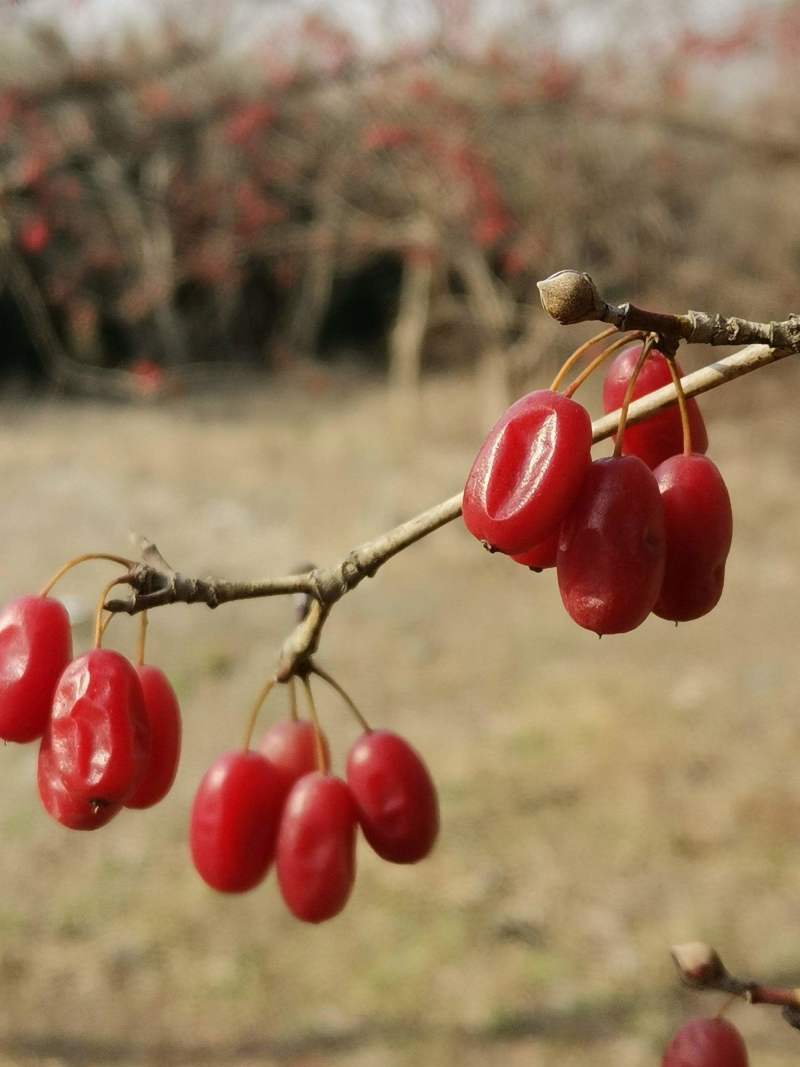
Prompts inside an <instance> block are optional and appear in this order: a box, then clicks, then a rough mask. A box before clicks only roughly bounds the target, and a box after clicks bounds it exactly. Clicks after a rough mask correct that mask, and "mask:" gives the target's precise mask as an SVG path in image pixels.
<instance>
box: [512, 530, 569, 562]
mask: <svg viewBox="0 0 800 1067" xmlns="http://www.w3.org/2000/svg"><path fill="white" fill-rule="evenodd" d="M560 535H561V527H560V526H559V528H558V529H557V530H556V531H555V532H554V533H552V534H550V536H549V537H547V538H545V540H544V541H540V542H539V544H538V545H534V546H533V548H529V549H528V550H527V551H526V552H520V553H518V554H517V555H514V556H512V557H511V558H512V559H513V560H514V562H515V563H521V564H522V566H523V567H529V568H530V569H531V570H532V571H544V570H548V569H549V568H550V567H555V565H556V560H557V559H558V542H559V539H560Z"/></svg>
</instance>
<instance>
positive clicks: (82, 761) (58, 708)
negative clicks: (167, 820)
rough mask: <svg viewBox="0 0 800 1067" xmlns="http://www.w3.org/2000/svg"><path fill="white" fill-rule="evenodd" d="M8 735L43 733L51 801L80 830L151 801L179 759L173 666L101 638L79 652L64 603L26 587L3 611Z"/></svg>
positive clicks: (45, 793) (1, 713)
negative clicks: (164, 667) (138, 658)
mask: <svg viewBox="0 0 800 1067" xmlns="http://www.w3.org/2000/svg"><path fill="white" fill-rule="evenodd" d="M0 738H2V739H3V740H4V741H17V742H29V741H35V740H37V739H39V738H41V742H40V746H39V759H38V765H37V781H38V786H39V795H40V797H41V799H42V803H43V804H44V807H45V809H46V810H47V811H48V812H49V813H50V815H52V816H53V818H54V819H56V820H57V821H58V822H60V823H62V824H63V825H64V826H68V827H69V828H70V829H72V830H95V829H97V828H98V827H100V826H104V825H105V824H106V823H107V822H108V821H109V819H111V818H113V817H114V816H115V815H116V814H117V813H118V812H119V811H120V810H121V809H122V808H123V807H126V808H149V807H151V806H152V805H153V804H157V803H158V801H159V800H161V799H162V798H163V797H164V796H165V795H166V794H167V792H168V791H169V789H170V786H171V785H172V782H173V780H174V778H175V773H176V770H177V766H178V758H179V754H180V743H181V719H180V711H179V709H178V702H177V700H176V698H175V694H174V692H173V691H172V688H171V686H170V684H169V682H168V681H167V679H166V677H165V676H164V674H163V673H162V672H161V671H160V670H159V669H158V668H157V667H152V666H149V665H145V664H143V663H140V664H139V665H138V666H133V665H132V664H131V663H130V662H129V661H128V660H127V659H126V658H125V657H124V656H122V655H120V653H118V652H112V651H110V650H108V649H104V648H101V647H99V646H98V647H96V648H93V649H92V650H91V651H90V652H87V653H85V654H84V655H82V656H78V657H77V659H73V658H72V631H71V628H70V620H69V615H68V614H67V611H66V609H65V608H64V606H63V604H62V603H61V602H60V601H58V600H56V599H54V598H52V597H49V596H45V595H40V596H22V597H19V598H18V599H16V600H13V601H11V603H9V604H7V605H6V606H5V608H4V609H3V610H2V612H0Z"/></svg>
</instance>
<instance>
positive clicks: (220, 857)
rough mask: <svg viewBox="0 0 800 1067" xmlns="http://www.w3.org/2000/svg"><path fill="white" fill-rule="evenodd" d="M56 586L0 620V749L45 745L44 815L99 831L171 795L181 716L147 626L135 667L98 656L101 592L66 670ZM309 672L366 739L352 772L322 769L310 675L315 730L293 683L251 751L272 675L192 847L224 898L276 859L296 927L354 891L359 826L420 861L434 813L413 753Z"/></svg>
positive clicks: (209, 797)
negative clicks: (83, 648)
mask: <svg viewBox="0 0 800 1067" xmlns="http://www.w3.org/2000/svg"><path fill="white" fill-rule="evenodd" d="M83 558H84V557H81V558H80V559H78V560H75V561H71V562H70V563H69V564H67V565H66V566H65V567H64V568H62V569H61V571H59V574H58V575H57V576H56V579H57V578H58V577H59V576H60V575H61V574H62V573H63V572H64V571H65V570H67V569H69V567H71V566H73V565H74V564H75V563H76V562H81V561H82V560H83ZM86 558H91V557H86ZM105 558H108V559H112V560H116V561H117V562H129V561H124V560H119V558H118V557H105ZM56 579H54V580H53V581H55V580H56ZM112 584H113V583H112ZM52 585H53V582H51V583H50V584H49V585H48V586H47V587H46V589H45V591H44V592H43V593H42V594H40V595H38V596H22V597H19V598H18V599H17V600H14V601H12V602H11V603H9V604H7V605H6V606H5V608H4V609H3V610H2V611H1V612H0V739H2V740H5V741H16V742H29V741H35V740H38V739H40V747H39V759H38V765H37V780H38V787H39V795H40V797H41V800H42V803H43V805H44V807H45V809H46V810H47V811H48V812H49V814H50V815H52V816H53V818H54V819H56V820H57V821H58V822H60V823H61V824H62V825H64V826H67V827H69V828H70V829H72V830H96V829H98V828H99V827H101V826H104V825H105V824H106V823H107V822H108V821H109V820H110V819H111V818H113V817H114V816H115V815H116V814H117V813H118V812H119V811H120V810H121V809H122V808H123V807H126V808H147V807H151V806H152V805H153V804H156V803H158V801H159V800H161V799H162V798H163V797H164V796H166V794H167V792H168V791H169V789H170V787H171V785H172V783H173V781H174V779H175V774H176V771H177V767H178V760H179V756H180V745H181V717H180V711H179V708H178V702H177V699H176V697H175V694H174V692H173V690H172V688H171V686H170V684H169V682H168V681H167V679H166V677H165V675H164V674H163V673H162V672H161V671H160V670H158V668H156V667H152V666H149V665H145V664H144V662H143V659H144V633H145V628H144V622H143V628H142V636H141V640H140V649H139V651H140V656H139V658H140V663H139V665H138V666H134V665H132V664H131V663H130V662H129V661H128V660H127V659H126V658H125V657H124V656H122V655H121V654H120V653H119V652H114V651H111V650H109V649H105V648H102V647H101V646H102V635H103V631H104V626H103V623H102V614H103V610H102V605H103V603H104V600H105V595H106V593H107V591H108V587H106V589H105V590H104V591H103V595H101V597H100V602H99V605H98V611H97V619H96V623H95V647H94V648H93V649H91V651H89V652H86V653H84V654H83V655H81V656H78V657H77V658H76V659H73V652H72V630H71V627H70V620H69V615H68V614H67V611H66V609H65V607H64V605H63V604H62V603H61V602H60V601H59V600H56V599H54V598H53V597H51V596H49V595H47V594H48V593H49V590H50V588H51V587H52ZM142 618H143V620H145V616H142ZM313 669H314V671H315V673H316V674H318V675H319V676H320V677H322V678H323V679H325V680H326V681H327V682H329V683H330V684H331V685H332V686H333V687H334V688H335V689H336V690H338V691H339V693H340V694H341V695H342V696H343V697H344V699H345V700H346V701H347V703H348V704H349V705H350V707H351V708H352V710H353V711H354V713H355V714H356V715H357V717H358V718H359V721H360V723H361V726H362V729H363V733H362V736H361V737H360V738H359V739H358V740H357V741H356V743H355V745H354V746H353V747H352V749H351V751H350V754H349V757H348V760H347V771H346V781H345V780H343V779H341V778H338V777H336V776H335V775H333V774H331V773H330V771H329V766H330V757H329V751H328V743H327V740H326V738H325V735H324V734H323V733H322V731H321V730H320V728H319V725H318V721H317V715H316V709H315V707H314V703H313V697H312V694H311V687H310V683H309V680H308V678H307V677H305V678H304V679H303V681H304V684H305V686H306V690H307V693H308V698H309V707H310V710H311V715H312V721H301V720H300V719H299V718H298V717H297V709H296V702H295V700H294V682H293V680H290V682H291V693H292V717H291V718H290V719H287V720H286V721H283V722H279V723H277V724H276V725H274V726H273V727H272V728H271V729H269V730H268V731H267V733H266V735H265V736H264V738H263V740H262V742H261V744H260V746H259V748H258V751H253V750H251V748H250V738H251V735H252V730H253V725H254V723H255V718H256V715H257V714H258V710H259V708H260V706H261V704H262V702H263V699H264V697H265V696H266V695H267V693H268V692H269V690H270V689H271V688H272V687H273V685H274V684H275V679H271V680H270V682H268V683H267V685H266V686H265V688H264V690H263V691H262V694H261V696H260V698H259V700H258V702H257V704H256V707H255V709H254V711H253V714H252V716H251V719H250V724H249V727H248V730H247V736H246V740H245V744H244V746H243V747H242V748H240V749H238V750H236V751H232V752H227V753H225V754H224V755H222V756H220V757H219V759H217V760H216V761H215V762H214V764H213V765H212V767H211V768H210V769H209V771H208V772H207V773H206V775H205V776H204V778H203V780H202V782H201V784H200V787H199V789H198V791H197V795H196V797H195V800H194V805H193V807H192V815H191V825H190V844H191V852H192V857H193V860H194V864H195V866H196V868H197V870H198V871H199V873H200V874H201V876H202V877H203V878H204V879H205V881H206V882H207V883H208V884H209V885H210V886H212V887H213V888H214V889H218V890H220V891H222V892H228V893H235V892H243V891H245V890H247V889H251V888H253V887H254V886H255V885H257V884H258V883H259V882H261V881H262V879H263V878H264V877H265V875H266V873H267V871H268V869H269V867H270V866H271V864H272V862H273V860H275V862H276V867H277V874H278V883H279V885H280V889H281V892H282V894H283V897H284V899H285V901H286V903H287V905H288V907H289V909H290V910H291V911H292V912H293V913H294V915H296V916H297V917H298V918H300V919H304V920H306V921H307V922H322V921H323V920H324V919H329V918H332V917H333V916H334V915H337V914H338V913H339V912H340V911H341V910H342V908H343V907H344V905H345V903H346V901H347V898H348V896H349V894H350V890H351V889H352V886H353V882H354V879H355V846H356V830H357V827H358V826H359V825H360V826H361V829H362V830H363V833H364V836H365V837H366V839H367V841H368V842H369V844H370V845H371V846H372V848H373V849H374V850H375V852H376V853H377V854H378V855H379V856H381V857H382V858H383V859H386V860H390V861H392V862H393V863H416V862H417V861H418V860H421V859H422V858H423V857H424V856H426V855H427V854H428V853H429V852H430V850H431V849H432V847H433V844H434V842H435V840H436V837H437V834H438V830H439V808H438V801H437V797H436V790H435V788H434V785H433V782H432V781H431V777H430V775H429V773H428V770H427V768H426V767H425V764H424V763H423V761H422V760H421V759H420V757H419V755H418V754H417V753H416V751H415V750H414V749H413V748H412V747H411V746H410V745H409V744H408V743H407V742H406V741H405V740H403V738H401V737H398V736H397V735H396V734H393V733H390V732H388V731H385V730H371V729H370V728H369V726H368V725H367V723H366V721H365V720H364V719H363V716H361V714H360V713H359V712H358V709H357V708H356V707H355V705H354V704H353V703H352V701H351V700H350V698H349V697H348V695H347V694H346V693H345V691H344V690H342V689H341V687H340V686H339V685H338V683H337V682H335V681H334V679H332V678H331V677H330V676H329V675H327V674H326V673H325V672H324V671H322V670H321V669H320V668H318V667H314V668H313Z"/></svg>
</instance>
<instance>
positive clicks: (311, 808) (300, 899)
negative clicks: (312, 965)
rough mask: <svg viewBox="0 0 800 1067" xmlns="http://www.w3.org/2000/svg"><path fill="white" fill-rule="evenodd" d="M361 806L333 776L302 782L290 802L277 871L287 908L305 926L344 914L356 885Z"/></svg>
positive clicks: (317, 774) (317, 773)
mask: <svg viewBox="0 0 800 1067" xmlns="http://www.w3.org/2000/svg"><path fill="white" fill-rule="evenodd" d="M356 825H357V815H356V806H355V804H354V802H353V797H352V795H351V793H350V790H349V789H348V787H347V786H346V785H345V783H344V782H343V781H342V780H341V778H336V777H334V776H333V775H330V774H322V773H321V772H320V771H314V772H313V773H312V774H307V775H306V776H305V777H304V778H301V779H300V780H299V781H298V782H297V783H296V784H295V786H294V787H293V789H292V791H291V793H290V794H289V796H288V798H287V800H286V807H285V808H284V812H283V818H282V819H281V828H280V831H279V833H278V847H277V851H276V871H277V875H278V884H279V885H280V889H281V894H282V895H283V899H284V901H285V902H286V905H287V907H288V908H289V910H290V911H291V912H292V914H293V915H295V916H296V917H297V918H298V919H302V920H303V921H304V922H310V923H320V922H324V921H325V920H326V919H332V918H333V916H334V915H338V914H339V912H340V911H341V910H342V908H343V907H344V906H345V904H346V903H347V898H348V897H349V896H350V891H351V890H352V888H353V882H354V881H355V874H356V864H355V852H356Z"/></svg>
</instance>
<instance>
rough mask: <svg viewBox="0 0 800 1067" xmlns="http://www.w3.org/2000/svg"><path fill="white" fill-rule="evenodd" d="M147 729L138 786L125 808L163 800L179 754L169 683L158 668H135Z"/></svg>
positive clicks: (173, 698) (174, 700)
mask: <svg viewBox="0 0 800 1067" xmlns="http://www.w3.org/2000/svg"><path fill="white" fill-rule="evenodd" d="M136 673H137V674H138V675H139V681H140V683H141V686H142V695H143V697H144V710H145V714H146V715H147V722H148V726H149V729H150V748H149V752H148V756H147V760H146V762H145V765H144V770H143V771H142V776H141V779H140V780H139V784H138V785H137V786H136V788H135V789H134V791H133V794H132V795H131V796H130V797H128V799H127V800H126V801H125V807H127V808H151V807H152V806H153V805H154V804H157V803H158V802H159V801H160V800H163V799H164V797H165V796H166V795H167V793H168V792H169V791H170V789H171V788H172V783H173V782H174V781H175V775H176V774H177V773H178V761H179V759H180V754H181V712H180V708H179V706H178V698H177V697H176V696H175V691H174V689H173V688H172V686H171V685H170V684H169V679H168V678H167V676H166V675H165V674H164V672H163V671H161V670H159V669H158V667H153V666H150V665H149V664H140V665H139V666H138V667H137V668H136Z"/></svg>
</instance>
